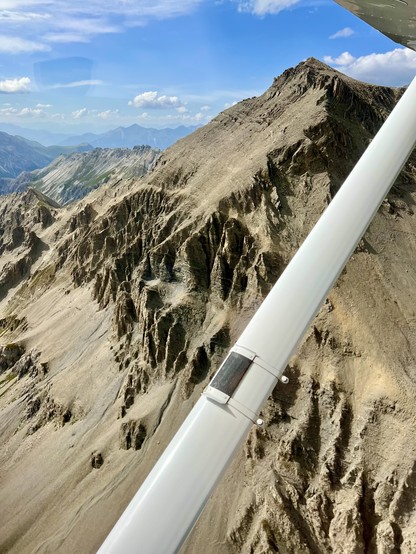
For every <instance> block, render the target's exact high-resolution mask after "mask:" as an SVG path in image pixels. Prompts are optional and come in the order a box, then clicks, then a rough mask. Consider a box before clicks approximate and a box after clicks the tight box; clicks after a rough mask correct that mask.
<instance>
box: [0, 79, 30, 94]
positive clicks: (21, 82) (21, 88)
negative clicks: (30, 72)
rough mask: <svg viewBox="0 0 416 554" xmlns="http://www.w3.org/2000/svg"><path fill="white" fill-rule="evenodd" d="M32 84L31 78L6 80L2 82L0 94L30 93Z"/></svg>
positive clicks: (0, 83)
mask: <svg viewBox="0 0 416 554" xmlns="http://www.w3.org/2000/svg"><path fill="white" fill-rule="evenodd" d="M30 83H31V81H30V79H29V77H20V78H16V79H5V80H4V81H0V92H5V93H13V92H29V90H30V89H29V87H30Z"/></svg>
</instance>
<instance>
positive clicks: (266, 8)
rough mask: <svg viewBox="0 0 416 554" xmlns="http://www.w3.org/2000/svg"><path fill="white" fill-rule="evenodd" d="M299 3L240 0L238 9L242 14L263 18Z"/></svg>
mask: <svg viewBox="0 0 416 554" xmlns="http://www.w3.org/2000/svg"><path fill="white" fill-rule="evenodd" d="M299 2H300V0H239V1H238V9H239V11H241V12H249V13H253V14H255V15H260V16H262V15H266V14H276V13H279V12H281V11H283V10H286V9H288V8H291V7H292V6H294V5H295V4H298V3H299Z"/></svg>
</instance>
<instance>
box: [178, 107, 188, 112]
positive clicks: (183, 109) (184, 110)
mask: <svg viewBox="0 0 416 554" xmlns="http://www.w3.org/2000/svg"><path fill="white" fill-rule="evenodd" d="M176 111H177V112H178V113H187V111H188V108H185V106H179V108H176Z"/></svg>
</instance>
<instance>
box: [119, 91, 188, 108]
mask: <svg viewBox="0 0 416 554" xmlns="http://www.w3.org/2000/svg"><path fill="white" fill-rule="evenodd" d="M129 106H134V107H135V108H144V109H146V110H154V109H169V108H181V107H182V106H183V104H182V102H181V101H180V100H179V98H178V97H177V96H165V95H161V96H160V95H159V93H158V92H157V91H150V90H149V91H147V92H143V93H142V94H138V95H137V96H135V97H134V98H133V100H130V101H129Z"/></svg>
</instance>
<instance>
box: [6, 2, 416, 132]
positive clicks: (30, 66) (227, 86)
mask: <svg viewBox="0 0 416 554" xmlns="http://www.w3.org/2000/svg"><path fill="white" fill-rule="evenodd" d="M0 22H1V27H0V29H1V31H0V123H1V122H7V123H14V124H17V125H20V126H23V127H31V128H43V129H49V130H52V131H61V132H67V133H71V134H72V133H81V132H88V131H93V132H101V131H104V130H107V129H110V128H114V127H117V126H120V125H122V126H128V125H131V124H133V123H138V124H140V125H143V126H147V127H159V128H160V127H175V126H178V125H196V124H203V123H206V122H208V121H209V120H210V119H211V118H212V117H214V116H215V115H216V114H217V113H218V112H220V111H221V110H223V109H224V108H225V107H228V106H229V105H231V104H233V103H234V102H238V101H239V100H242V99H243V98H247V97H250V96H255V95H258V94H261V93H262V92H264V91H265V90H266V89H267V88H268V87H269V86H270V84H271V83H272V81H273V78H274V77H276V76H278V75H279V74H280V73H282V71H284V70H285V69H286V68H288V67H291V66H294V65H296V64H297V63H299V62H300V61H302V60H304V59H306V58H308V57H310V56H314V57H316V58H318V59H320V60H322V61H325V62H326V63H328V64H330V65H332V66H333V67H336V68H338V69H340V70H341V71H343V72H345V73H347V74H349V75H352V76H354V77H356V78H359V79H361V80H364V81H367V82H371V83H376V84H387V85H393V86H401V85H404V84H407V83H408V82H409V81H410V79H411V77H412V76H413V75H414V74H415V73H416V53H415V52H413V51H412V50H408V49H405V48H403V47H401V46H399V45H397V44H395V43H393V42H392V41H390V40H389V39H387V38H386V37H384V36H383V35H382V34H380V33H379V32H378V31H376V30H374V29H372V28H371V27H369V26H368V25H366V24H365V23H363V22H362V21H360V20H359V19H357V18H356V17H355V16H353V15H351V14H350V13H349V12H347V11H346V10H344V9H343V8H341V7H339V6H338V5H337V4H335V3H334V2H333V1H332V0H219V1H215V0H212V1H210V0H88V1H85V0H84V1H81V0H0Z"/></svg>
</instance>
